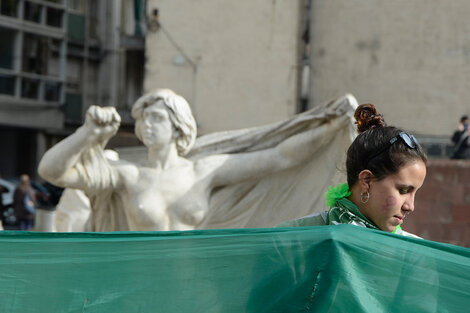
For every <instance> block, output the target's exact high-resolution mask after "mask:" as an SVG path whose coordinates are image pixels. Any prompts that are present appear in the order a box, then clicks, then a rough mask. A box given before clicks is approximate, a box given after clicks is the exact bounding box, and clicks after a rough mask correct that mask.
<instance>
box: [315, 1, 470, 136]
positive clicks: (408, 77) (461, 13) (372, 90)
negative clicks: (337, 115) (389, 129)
mask: <svg viewBox="0 0 470 313" xmlns="http://www.w3.org/2000/svg"><path fill="white" fill-rule="evenodd" d="M311 12H312V15H311V18H312V26H311V27H312V28H311V30H312V45H313V47H312V50H311V59H312V67H313V79H312V83H311V100H312V102H313V103H314V104H318V103H320V102H323V101H325V100H327V99H330V98H331V97H334V96H337V95H338V94H342V93H344V92H351V93H353V94H354V95H355V96H356V97H357V99H358V101H359V102H360V103H367V102H370V103H374V104H376V105H378V108H379V109H380V111H382V113H383V114H384V115H385V118H386V120H387V121H388V122H389V124H392V125H397V126H402V127H405V128H407V129H409V130H411V131H414V132H416V133H419V134H426V135H446V136H447V135H450V134H451V132H452V130H453V129H454V127H455V126H456V124H457V122H458V120H459V118H460V116H461V115H462V114H470V105H469V101H468V88H469V83H470V41H469V37H470V19H469V15H470V2H469V1H466V0H453V1H429V0H413V1H409V0H394V1H389V0H374V1H371V0H361V1H359V0H314V1H313V6H312V10H311Z"/></svg>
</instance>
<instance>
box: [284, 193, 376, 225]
mask: <svg viewBox="0 0 470 313" xmlns="http://www.w3.org/2000/svg"><path fill="white" fill-rule="evenodd" d="M322 213H323V214H324V216H325V219H324V218H323V217H322V216H321V214H322ZM322 213H316V214H313V215H309V216H305V217H301V218H298V219H295V220H291V221H287V222H284V223H281V224H279V225H277V227H304V226H321V225H338V224H353V225H356V226H362V227H367V228H373V229H378V228H377V226H375V225H374V223H372V222H371V221H369V220H368V219H367V218H366V217H365V216H364V215H362V213H361V211H359V208H358V207H357V206H356V205H355V204H354V203H352V202H351V201H349V200H348V199H346V198H341V199H336V202H335V204H334V205H333V206H332V207H331V208H330V209H329V210H328V211H324V212H322Z"/></svg>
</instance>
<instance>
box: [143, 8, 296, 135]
mask: <svg viewBox="0 0 470 313" xmlns="http://www.w3.org/2000/svg"><path fill="white" fill-rule="evenodd" d="M300 4H301V1H251V0H240V1H218V0H200V1H194V0H149V1H148V3H147V12H148V15H149V16H151V15H152V12H153V10H154V9H158V10H159V21H160V23H161V26H162V27H161V28H160V29H159V30H153V31H152V30H150V31H149V32H148V34H147V37H146V57H147V63H146V75H145V84H144V89H145V91H150V90H152V89H154V88H162V87H167V88H171V89H173V90H175V91H176V92H177V93H179V94H181V95H183V96H184V97H185V98H186V99H187V100H188V101H189V102H190V104H191V105H192V107H193V110H194V114H195V116H196V119H197V121H198V124H199V133H209V132H213V131H218V130H228V129H238V128H244V127H249V126H256V125H261V124H266V123H270V122H276V121H279V120H281V119H283V118H285V117H287V116H290V115H292V114H294V113H295V111H296V95H297V76H298V68H297V66H298V64H297V63H298V61H297V54H298V51H297V49H298V37H299V35H298V28H299V14H300V8H299V6H300ZM170 38H171V39H170ZM172 40H173V42H172ZM179 49H181V50H179ZM184 55H186V56H187V57H188V58H189V59H190V60H191V61H192V62H193V63H194V66H191V62H190V61H188V60H184Z"/></svg>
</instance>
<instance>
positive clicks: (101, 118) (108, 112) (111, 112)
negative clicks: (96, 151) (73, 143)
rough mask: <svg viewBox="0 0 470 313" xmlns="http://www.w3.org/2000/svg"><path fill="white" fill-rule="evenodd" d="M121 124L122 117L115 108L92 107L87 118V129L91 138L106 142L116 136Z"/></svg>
mask: <svg viewBox="0 0 470 313" xmlns="http://www.w3.org/2000/svg"><path fill="white" fill-rule="evenodd" d="M120 124H121V117H120V116H119V114H118V112H117V111H116V109H115V108H114V107H99V106H96V105H92V106H90V108H88V111H87V113H86V117H85V125H84V126H85V127H86V128H87V129H88V131H89V133H90V135H91V137H92V138H93V139H94V140H98V141H100V142H106V141H107V140H108V139H109V138H111V137H112V136H114V135H115V134H116V132H117V131H118V129H119V125H120Z"/></svg>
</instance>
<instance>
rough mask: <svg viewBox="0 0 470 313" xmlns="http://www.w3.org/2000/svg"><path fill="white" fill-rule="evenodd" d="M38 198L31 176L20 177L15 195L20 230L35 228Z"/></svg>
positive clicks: (14, 204) (14, 202)
mask: <svg viewBox="0 0 470 313" xmlns="http://www.w3.org/2000/svg"><path fill="white" fill-rule="evenodd" d="M35 206H36V196H35V193H34V189H33V188H32V187H31V181H30V179H29V176H28V175H26V174H23V175H21V176H20V183H19V185H18V186H17V187H16V189H15V193H14V194H13V208H14V210H15V214H16V217H17V218H18V221H19V225H20V230H30V229H31V228H32V227H33V222H34V213H35Z"/></svg>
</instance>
